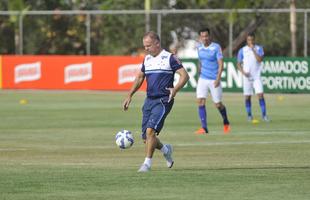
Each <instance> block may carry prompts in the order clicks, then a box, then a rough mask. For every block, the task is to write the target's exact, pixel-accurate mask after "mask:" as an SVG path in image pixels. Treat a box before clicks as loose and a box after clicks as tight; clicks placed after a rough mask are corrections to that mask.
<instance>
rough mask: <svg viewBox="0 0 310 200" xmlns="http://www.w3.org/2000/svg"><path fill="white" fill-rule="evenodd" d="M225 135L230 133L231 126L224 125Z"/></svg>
mask: <svg viewBox="0 0 310 200" xmlns="http://www.w3.org/2000/svg"><path fill="white" fill-rule="evenodd" d="M223 130H224V134H228V133H229V132H230V125H229V124H224V128H223Z"/></svg>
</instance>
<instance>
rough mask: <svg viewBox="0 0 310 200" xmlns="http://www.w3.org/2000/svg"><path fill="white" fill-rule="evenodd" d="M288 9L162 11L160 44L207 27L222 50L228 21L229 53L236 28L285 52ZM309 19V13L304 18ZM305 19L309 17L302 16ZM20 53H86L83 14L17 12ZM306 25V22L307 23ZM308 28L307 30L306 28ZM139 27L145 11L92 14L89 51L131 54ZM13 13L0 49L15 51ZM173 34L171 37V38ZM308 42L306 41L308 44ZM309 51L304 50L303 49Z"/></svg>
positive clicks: (111, 6) (284, 0) (249, 4)
mask: <svg viewBox="0 0 310 200" xmlns="http://www.w3.org/2000/svg"><path fill="white" fill-rule="evenodd" d="M296 7H297V8H309V7H310V2H309V1H306V0H300V1H296ZM151 8H152V9H157V10H160V9H219V8H225V9H237V8H289V0H275V1H266V0H248V1H247V0H238V1H237V0H224V1H216V0H169V1H166V0H152V1H151ZM143 9H144V1H142V0H132V1H127V0H115V1H113V0H91V1H86V0H58V1H54V0H44V1H43V0H10V1H8V0H7V1H1V2H0V10H2V11H7V10H11V11H12V10H18V11H24V13H27V11H28V10H143ZM289 17H290V16H289V13H287V14H275V13H271V14H266V13H252V14H240V13H236V12H234V13H233V15H232V16H230V15H229V14H168V15H163V16H162V27H161V28H162V31H161V36H162V44H163V47H165V48H169V46H170V45H171V44H173V43H176V41H177V42H178V46H179V47H182V46H184V43H185V41H186V40H188V39H196V38H197V33H196V32H197V30H199V29H200V28H201V27H205V26H208V27H210V28H211V30H212V34H213V37H214V40H215V41H217V42H219V43H220V44H221V46H222V48H223V50H224V52H225V53H226V54H227V49H228V41H229V40H228V39H229V38H228V31H229V20H232V21H233V39H234V41H233V51H234V55H235V54H236V52H237V50H238V49H239V48H240V46H241V45H243V41H244V37H243V36H242V31H245V30H253V31H255V32H256V35H257V41H258V42H259V43H261V44H263V45H264V48H265V51H266V54H267V55H269V56H289V55H290V52H291V50H290V45H291V43H290V29H289ZM308 18H309V17H308ZM308 21H310V20H309V19H308ZM23 23H24V26H23V27H24V30H23V35H24V38H23V39H24V40H23V47H24V48H23V53H24V54H78V55H83V54H86V40H85V37H86V24H85V23H86V16H85V15H44V16H43V15H39V16H36V15H23ZM150 23H151V24H150V25H151V29H152V30H155V31H156V29H157V25H156V24H157V16H156V15H151V21H150ZM303 24H304V15H303V14H297V56H303V49H304V30H303V28H304V26H303ZM308 27H309V28H308V29H309V30H310V23H308ZM309 30H308V32H309ZM144 31H145V16H144V15H141V14H137V15H92V16H91V54H93V55H133V54H139V53H140V52H141V47H142V44H141V36H142V35H143V33H144ZM18 32H19V30H18V17H17V16H6V15H0V44H1V45H0V54H15V53H18V46H19V43H18V37H19V35H18ZM173 36H174V37H173ZM308 46H310V45H308ZM308 52H310V49H308Z"/></svg>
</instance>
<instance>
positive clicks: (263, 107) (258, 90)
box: [253, 79, 269, 121]
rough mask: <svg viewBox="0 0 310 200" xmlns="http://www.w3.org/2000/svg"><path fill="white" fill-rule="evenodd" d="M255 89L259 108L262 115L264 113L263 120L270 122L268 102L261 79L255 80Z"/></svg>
mask: <svg viewBox="0 0 310 200" xmlns="http://www.w3.org/2000/svg"><path fill="white" fill-rule="evenodd" d="M253 87H254V90H255V93H256V94H257V97H258V101H259V106H260V109H261V113H262V119H263V120H264V121H269V120H268V117H267V108H266V102H265V98H264V89H263V83H262V81H261V79H257V80H254V83H253Z"/></svg>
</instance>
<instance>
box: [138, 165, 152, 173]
mask: <svg viewBox="0 0 310 200" xmlns="http://www.w3.org/2000/svg"><path fill="white" fill-rule="evenodd" d="M150 170H151V167H149V166H148V165H147V164H144V163H143V164H142V165H141V167H140V169H139V170H138V172H149V171H150Z"/></svg>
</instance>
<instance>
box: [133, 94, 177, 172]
mask: <svg viewBox="0 0 310 200" xmlns="http://www.w3.org/2000/svg"><path fill="white" fill-rule="evenodd" d="M173 103H174V101H173V100H172V101H170V102H169V103H168V97H164V98H161V99H155V100H151V99H148V100H146V103H145V105H144V106H143V120H142V131H143V134H142V138H143V139H144V141H145V151H146V152H145V154H146V157H145V160H144V163H143V164H142V165H141V167H140V169H139V170H138V171H139V172H147V171H149V170H150V168H151V166H152V158H153V154H154V151H155V149H159V150H161V152H163V154H164V156H165V158H166V157H167V156H168V158H169V166H168V167H172V165H173V160H172V158H171V154H172V147H171V145H163V144H162V143H161V141H160V140H159V138H158V137H157V135H158V134H159V132H160V131H161V129H162V127H163V125H164V121H165V119H166V117H167V115H168V114H169V112H170V110H171V108H172V106H173ZM166 159H167V158H166ZM167 165H168V160H167Z"/></svg>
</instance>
